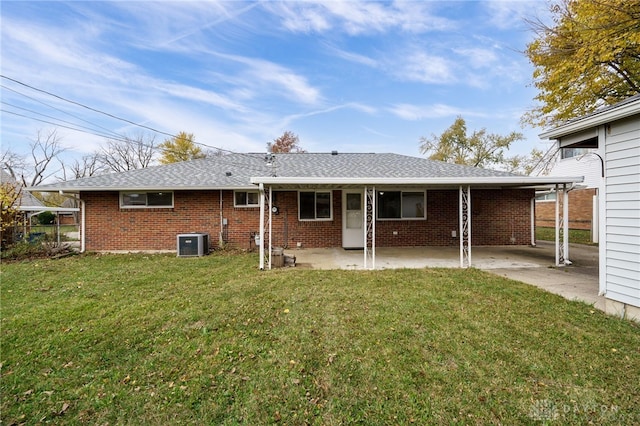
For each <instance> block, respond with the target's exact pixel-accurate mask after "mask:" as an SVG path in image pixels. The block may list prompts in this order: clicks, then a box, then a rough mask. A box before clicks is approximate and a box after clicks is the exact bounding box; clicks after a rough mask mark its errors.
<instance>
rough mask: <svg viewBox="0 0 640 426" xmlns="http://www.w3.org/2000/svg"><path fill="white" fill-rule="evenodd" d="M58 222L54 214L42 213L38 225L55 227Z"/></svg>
mask: <svg viewBox="0 0 640 426" xmlns="http://www.w3.org/2000/svg"><path fill="white" fill-rule="evenodd" d="M55 221H56V215H55V214H53V213H52V212H42V213H40V214H39V215H38V223H39V224H41V225H53V224H54V223H55Z"/></svg>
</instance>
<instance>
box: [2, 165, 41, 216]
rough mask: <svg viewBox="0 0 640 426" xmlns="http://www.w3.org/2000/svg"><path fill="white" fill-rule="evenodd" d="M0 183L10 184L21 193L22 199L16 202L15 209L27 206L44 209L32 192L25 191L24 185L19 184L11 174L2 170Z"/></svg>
mask: <svg viewBox="0 0 640 426" xmlns="http://www.w3.org/2000/svg"><path fill="white" fill-rule="evenodd" d="M0 182H2V183H3V184H5V183H8V184H9V185H11V186H13V187H16V188H18V189H19V191H20V197H19V198H18V199H17V200H16V203H15V204H16V206H15V207H25V206H34V207H42V206H44V204H42V202H41V201H40V200H38V199H37V198H36V197H34V196H33V195H32V194H31V193H30V192H28V191H24V190H23V187H22V184H21V183H19V182H18V181H17V180H16V179H14V177H13V176H11V175H10V174H9V173H7V172H6V171H4V170H3V169H0Z"/></svg>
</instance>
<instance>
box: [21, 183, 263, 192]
mask: <svg viewBox="0 0 640 426" xmlns="http://www.w3.org/2000/svg"><path fill="white" fill-rule="evenodd" d="M24 189H25V190H27V191H29V192H32V191H33V192H64V193H66V194H77V193H79V192H113V191H124V192H135V191H172V192H175V191H220V190H224V191H235V190H239V191H242V190H247V189H252V186H250V185H246V186H224V187H220V186H188V187H166V188H158V187H157V186H153V187H151V186H150V187H135V188H123V187H121V186H101V187H83V188H78V187H75V188H68V187H53V186H47V187H46V188H39V187H37V186H30V187H28V188H24Z"/></svg>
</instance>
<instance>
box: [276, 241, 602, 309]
mask: <svg viewBox="0 0 640 426" xmlns="http://www.w3.org/2000/svg"><path fill="white" fill-rule="evenodd" d="M285 254H287V255H290V256H295V257H296V263H297V265H298V267H301V268H312V269H352V270H359V269H363V265H364V251H363V250H344V249H342V248H326V249H287V250H285ZM569 259H571V261H572V262H573V264H572V265H570V266H563V267H556V266H554V263H555V246H554V244H553V243H551V242H545V241H543V242H539V243H538V245H537V246H535V247H529V246H491V247H489V246H485V247H472V249H471V264H472V265H473V267H475V268H478V269H482V270H486V271H489V272H491V273H494V274H497V275H500V276H503V277H506V278H509V279H513V280H517V281H521V282H524V283H527V284H530V285H535V286H537V287H539V288H542V289H544V290H546V291H549V292H551V293H555V294H558V295H560V296H562V297H565V298H567V299H569V300H580V301H583V302H586V303H588V304H591V305H593V306H594V307H595V308H597V309H600V310H604V308H605V303H604V301H605V298H604V297H603V296H598V247H593V246H584V245H578V244H571V245H570V248H569ZM428 267H431V268H433V267H444V268H458V267H460V249H459V247H380V248H376V269H394V268H428Z"/></svg>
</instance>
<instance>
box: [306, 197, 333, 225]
mask: <svg viewBox="0 0 640 426" xmlns="http://www.w3.org/2000/svg"><path fill="white" fill-rule="evenodd" d="M332 198H333V195H332V193H331V191H300V192H298V219H299V220H331V219H332V218H333V209H332V204H333V203H332Z"/></svg>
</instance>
